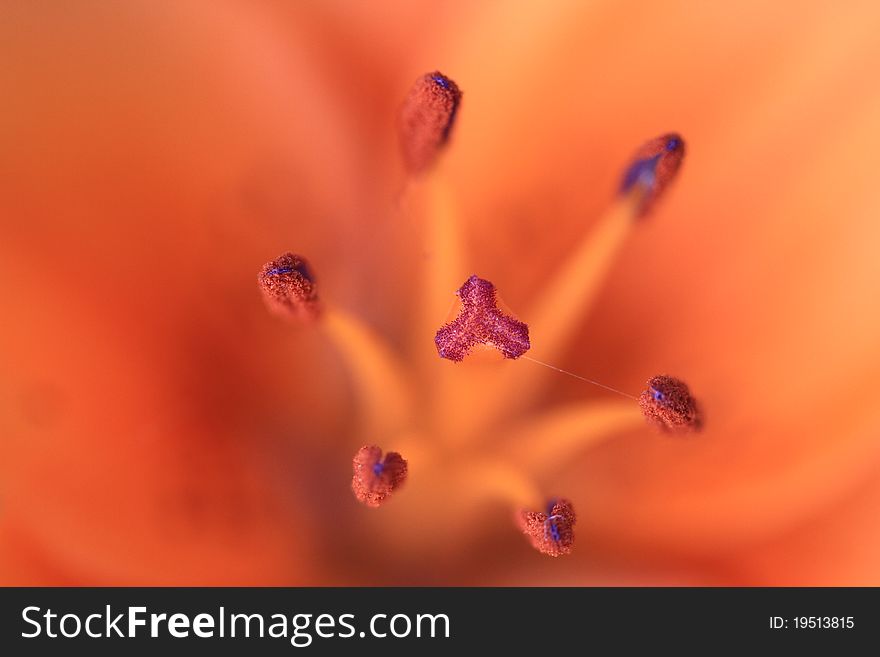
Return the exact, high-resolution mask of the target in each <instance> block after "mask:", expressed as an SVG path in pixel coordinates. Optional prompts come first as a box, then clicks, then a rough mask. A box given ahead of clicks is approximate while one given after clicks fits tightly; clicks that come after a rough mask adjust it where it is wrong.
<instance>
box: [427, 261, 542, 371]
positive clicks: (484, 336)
mask: <svg viewBox="0 0 880 657" xmlns="http://www.w3.org/2000/svg"><path fill="white" fill-rule="evenodd" d="M456 295H458V298H459V299H461V304H462V305H461V310H460V311H459V314H458V317H457V318H456V319H454V320H453V321H451V322H449V323H448V324H445V325H444V326H442V327H440V329H439V330H438V331H437V334H436V335H435V336H434V343H435V344H436V346H437V353H438V354H440V357H441V358H448V359H449V360H452V361H456V362H458V361H462V360H464V357H465V356H467V354H468V353H469V352H470V350H471V349H472V348H473V347H474V346H476V345H479V344H484V345H489V346H492V347H495V348H496V349H498V351H500V352H501V353H502V354H503V355H504V357H505V358H514V359H515V358H519V357H520V356H522V355H523V354H524V353H525V352H526V351H528V349H529V346H530V345H529V327H528V325H526V324H524V323H523V322H520V321H518V320H516V319H514V318H513V317H509V316H508V315H505V314H504V313H503V312H501V310H499V309H498V306H497V305H496V304H497V296H496V292H495V286H494V285H492V283H490V282H489V281H487V280H485V279H482V278H478V277H477V276H471V277H470V278H469V279H467V280H466V281H465V282H464V284H463V285H462V286H461V287H460V288H459V289H458V291H457V292H456Z"/></svg>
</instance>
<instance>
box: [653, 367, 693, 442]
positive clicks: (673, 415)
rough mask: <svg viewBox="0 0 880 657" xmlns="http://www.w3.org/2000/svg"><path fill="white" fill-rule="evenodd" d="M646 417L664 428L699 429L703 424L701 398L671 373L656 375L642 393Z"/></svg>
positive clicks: (676, 429)
mask: <svg viewBox="0 0 880 657" xmlns="http://www.w3.org/2000/svg"><path fill="white" fill-rule="evenodd" d="M639 406H641V408H642V413H643V414H644V416H645V418H646V419H647V420H648V421H649V422H651V423H653V424H655V425H657V426H658V427H660V428H661V429H662V430H663V431H670V432H673V431H675V432H683V431H699V430H700V429H701V428H702V426H703V418H702V415H701V413H700V408H699V405H698V404H697V400H696V399H694V398H693V396H692V395H691V393H690V390H688V387H687V384H685V383H684V381H680V380H679V379H676V378H674V377H671V376H665V375H660V376H655V377H654V378H652V379H651V380H649V381H648V387H647V388H646V389H645V390H644V391H643V392H642V394H641V395H640V396H639Z"/></svg>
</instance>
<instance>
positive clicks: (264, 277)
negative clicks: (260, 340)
mask: <svg viewBox="0 0 880 657" xmlns="http://www.w3.org/2000/svg"><path fill="white" fill-rule="evenodd" d="M257 281H258V283H259V286H260V290H261V291H262V293H263V299H264V301H265V302H266V306H267V307H268V308H269V310H270V311H272V312H273V313H274V314H276V315H279V316H281V317H284V318H286V319H293V320H297V321H303V320H312V319H314V318H315V317H317V316H318V314H319V313H320V306H319V303H318V292H317V290H316V288H315V280H314V278H313V277H312V274H311V271H310V270H309V266H308V264H307V263H306V261H305V259H304V258H302V257H300V256H298V255H294V254H293V253H285V254H284V255H282V256H279V257H278V258H276V259H275V260H272V261H271V262H267V263H266V264H265V265H263V268H262V269H261V270H260V274H259V276H258V277H257Z"/></svg>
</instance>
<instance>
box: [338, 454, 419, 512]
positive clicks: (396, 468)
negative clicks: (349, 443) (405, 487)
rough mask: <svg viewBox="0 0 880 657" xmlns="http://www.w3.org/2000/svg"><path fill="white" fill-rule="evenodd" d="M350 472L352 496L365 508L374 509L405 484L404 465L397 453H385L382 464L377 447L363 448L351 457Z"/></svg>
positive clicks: (405, 465) (405, 466)
mask: <svg viewBox="0 0 880 657" xmlns="http://www.w3.org/2000/svg"><path fill="white" fill-rule="evenodd" d="M352 470H353V475H352V478H351V489H352V491H354V496H355V497H356V498H357V499H358V500H359V501H360V502H361V503H363V504H365V505H366V506H370V507H377V506H381V505H382V504H384V503H385V501H386V500H387V499H388V497H389V496H390V495H391V494H392V493H393V492H394V491H395V490H397V488H399V487H400V486H401V485H402V484H403V483H404V482H405V481H406V475H407V464H406V461H405V460H404V459H403V457H402V456H401V455H400V454H398V453H397V452H388V454H386V455H385V459H384V460H383V459H382V450H381V449H380V448H379V447H378V446H376V445H364V446H363V447H361V448H360V449H359V450H358V452H357V454H355V456H354V460H353V461H352Z"/></svg>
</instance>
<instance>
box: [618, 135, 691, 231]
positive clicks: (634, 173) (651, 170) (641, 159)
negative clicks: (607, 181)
mask: <svg viewBox="0 0 880 657" xmlns="http://www.w3.org/2000/svg"><path fill="white" fill-rule="evenodd" d="M683 158H684V141H683V140H682V138H681V137H680V136H679V135H677V134H675V133H669V134H667V135H663V136H662V137H657V138H656V139H652V140H651V141H649V142H647V143H646V144H644V145H643V146H642V147H641V148H640V149H639V150H638V151H636V153H635V155H634V156H633V158H632V160H631V162H630V164H629V166H628V167H627V168H626V171H625V172H624V174H623V180H622V181H621V184H620V193H621V194H630V193H632V192H636V191H638V192H639V194H640V197H639V199H638V201H637V207H636V216H639V217H644V216H645V215H647V214H648V213H649V212H650V211H651V208H652V207H653V206H654V204H655V203H656V202H657V200H658V199H659V198H660V196H661V195H662V194H663V192H664V191H666V189H667V188H668V186H669V184H670V183H671V182H672V181H673V179H674V178H675V175H676V173H678V169H679V167H680V166H681V161H682V159H683Z"/></svg>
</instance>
